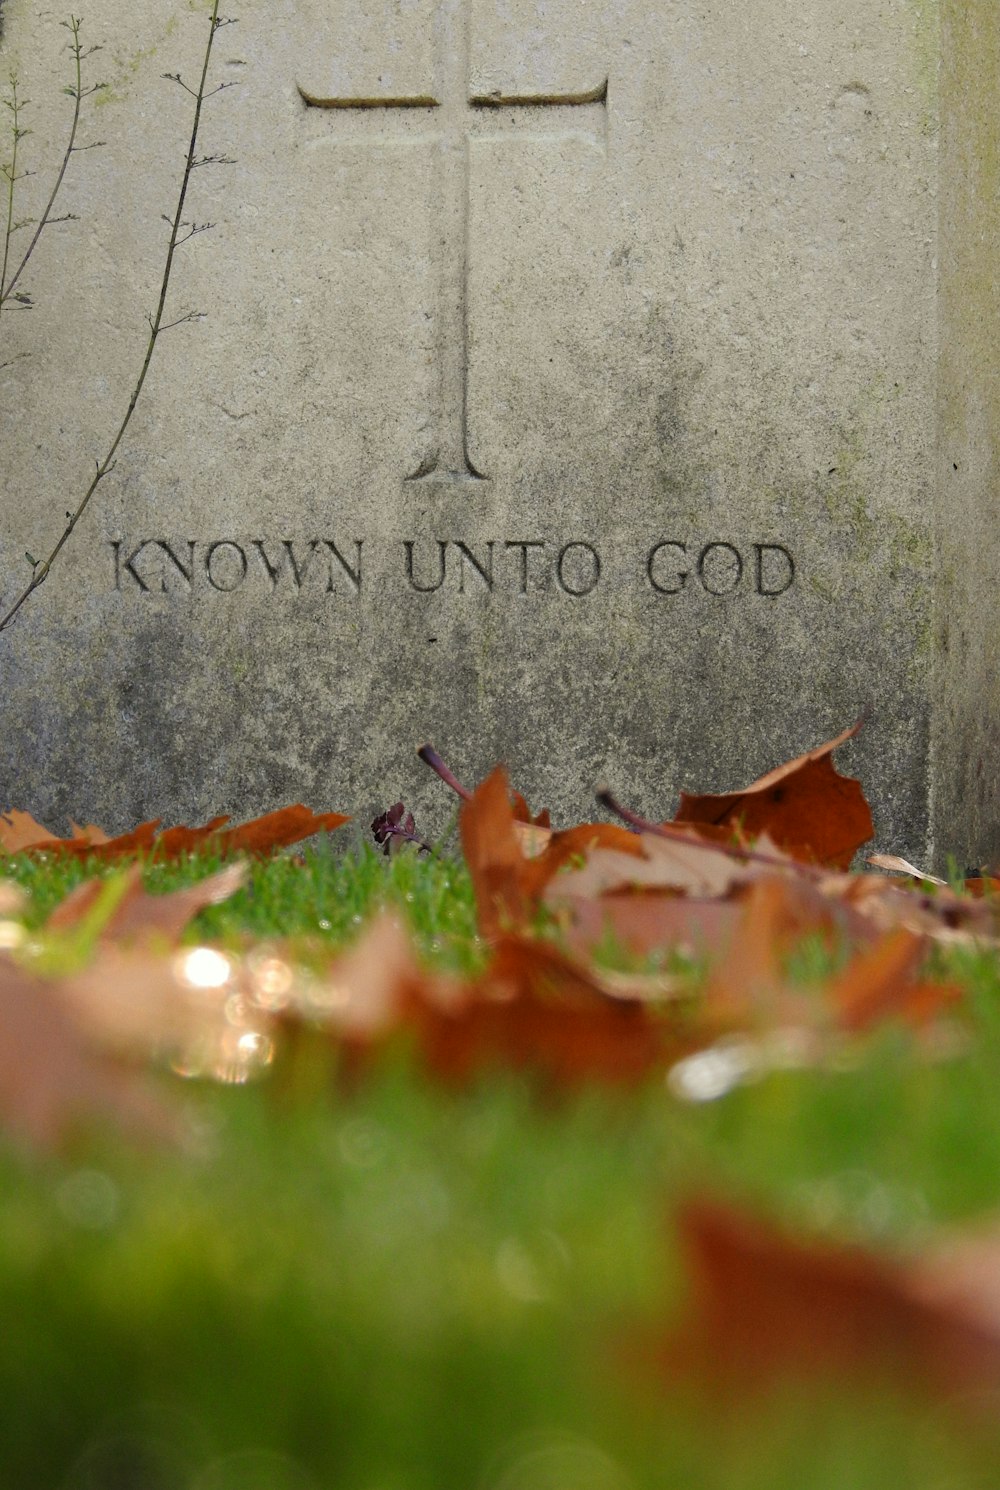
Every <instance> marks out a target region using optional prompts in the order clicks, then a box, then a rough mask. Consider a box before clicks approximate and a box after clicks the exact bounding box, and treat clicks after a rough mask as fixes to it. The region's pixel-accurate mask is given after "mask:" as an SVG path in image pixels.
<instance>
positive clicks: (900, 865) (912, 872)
mask: <svg viewBox="0 0 1000 1490" xmlns="http://www.w3.org/2000/svg"><path fill="white" fill-rule="evenodd" d="M868 863H869V864H870V865H871V866H872V868H873V869H886V870H888V872H889V873H890V874H905V875H908V876H909V878H910V879H914V880H917V881H918V882H925V883H927V884H930V885H945V884H947V883H948V882H947V880H941V879H938V877H937V875H936V874H925V873H924V871H923V870H922V869H917V867H916V865H914V864H911V863H910V861H909V860H908V859H901V858H900V857H899V855H898V854H869V855H868Z"/></svg>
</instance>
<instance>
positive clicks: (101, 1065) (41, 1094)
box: [0, 957, 177, 1149]
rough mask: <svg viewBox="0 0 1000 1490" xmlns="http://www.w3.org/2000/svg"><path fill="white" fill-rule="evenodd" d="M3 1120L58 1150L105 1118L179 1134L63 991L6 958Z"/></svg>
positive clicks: (0, 995)
mask: <svg viewBox="0 0 1000 1490" xmlns="http://www.w3.org/2000/svg"><path fill="white" fill-rule="evenodd" d="M0 1028H2V1030H3V1039H2V1041H0V1123H2V1125H3V1127H5V1128H6V1129H7V1130H8V1131H9V1132H10V1133H12V1134H13V1135H14V1136H15V1137H17V1138H20V1139H23V1140H27V1141H29V1142H30V1143H32V1144H34V1145H35V1146H36V1147H40V1148H43V1149H54V1148H57V1147H58V1146H59V1145H61V1144H62V1143H63V1142H64V1141H66V1140H67V1139H69V1138H70V1137H71V1136H72V1135H73V1133H74V1131H75V1130H76V1128H77V1127H79V1126H81V1125H83V1124H86V1123H92V1122H94V1121H103V1122H107V1123H114V1124H115V1125H116V1126H118V1127H123V1128H124V1129H125V1130H126V1131H128V1132H131V1133H133V1134H134V1135H136V1136H146V1137H150V1136H155V1137H157V1138H168V1137H176V1134H177V1130H176V1127H175V1124H174V1121H173V1118H172V1115H171V1113H170V1110H169V1108H168V1107H167V1106H166V1105H165V1104H164V1103H163V1102H162V1100H161V1099H159V1098H158V1097H157V1096H156V1095H155V1094H154V1093H153V1092H152V1091H151V1090H149V1089H148V1088H147V1087H146V1086H145V1085H144V1084H143V1083H142V1081H141V1080H140V1078H139V1077H138V1076H137V1075H136V1073H135V1071H134V1070H132V1069H130V1068H129V1067H128V1066H127V1065H124V1064H122V1063H121V1062H120V1061H119V1060H118V1059H117V1058H115V1057H114V1056H113V1055H111V1054H109V1053H108V1052H107V1051H106V1050H105V1049H103V1048H102V1047H101V1045H100V1043H99V1042H98V1041H97V1040H95V1039H94V1038H93V1037H92V1036H91V1035H90V1034H89V1033H88V1032H87V1030H86V1026H85V1025H84V1024H83V1023H81V1021H80V1020H79V1019H78V1018H77V1017H76V1016H75V1014H74V1013H73V1012H72V1010H71V1008H70V1007H69V1005H68V1004H67V1002H66V1001H65V1000H64V998H63V997H62V994H61V992H60V991H59V990H57V989H56V988H54V987H53V986H51V985H49V984H47V983H45V982H44V981H43V980H42V979H40V978H36V977H33V976H32V975H31V974H30V973H27V972H25V971H24V970H23V969H21V968H19V967H18V966H16V964H15V963H13V962H12V961H11V960H10V959H9V958H7V957H0Z"/></svg>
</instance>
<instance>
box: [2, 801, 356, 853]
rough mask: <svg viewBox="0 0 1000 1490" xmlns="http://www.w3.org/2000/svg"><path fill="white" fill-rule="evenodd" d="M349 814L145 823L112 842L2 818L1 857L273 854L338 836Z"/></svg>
mask: <svg viewBox="0 0 1000 1490" xmlns="http://www.w3.org/2000/svg"><path fill="white" fill-rule="evenodd" d="M348 821H349V819H348V818H346V817H345V816H344V815H343V813H340V812H320V813H314V812H313V811H312V809H311V808H309V807H303V806H302V805H301V804H296V805H295V806H293V807H283V808H281V809H279V810H278V811H277V812H269V813H266V814H265V815H264V816H263V817H258V818H254V819H253V820H252V821H251V822H249V823H243V824H241V825H240V826H238V827H235V828H227V827H226V826H225V825H226V823H228V822H229V818H228V817H214V818H212V820H211V821H210V822H208V823H206V824H205V825H204V826H203V827H201V828H185V827H177V828H168V829H166V830H165V831H164V832H159V828H160V820H159V819H158V818H157V819H154V820H153V821H151V822H148V823H140V824H139V826H138V827H137V828H134V829H132V831H131V832H129V833H123V834H121V835H119V836H118V837H117V838H109V837H108V836H107V834H106V833H104V832H102V830H101V829H100V828H96V827H93V826H90V827H87V828H78V827H76V825H74V827H73V834H72V837H70V838H59V837H58V836H57V835H56V834H54V833H50V832H49V831H48V830H47V829H46V828H43V827H41V826H40V825H39V824H38V823H36V822H35V821H34V819H33V818H31V817H29V815H28V814H27V813H24V812H17V811H13V812H9V813H7V814H6V816H0V853H5V854H16V853H49V854H55V855H63V856H67V857H71V858H78V859H97V860H111V859H120V858H122V857H123V856H125V855H129V854H140V853H142V854H145V853H155V854H156V856H157V858H159V859H176V858H180V857H181V856H183V855H185V854H190V853H194V852H195V851H196V850H197V849H210V850H212V851H213V852H214V853H218V854H235V853H243V854H267V853H272V852H274V850H276V849H279V848H287V847H288V846H289V845H290V844H293V843H299V842H301V840H302V839H303V838H309V837H311V836H312V834H314V833H321V832H327V833H332V832H333V831H334V829H336V828H339V827H340V826H341V825H342V824H343V823H346V822H348Z"/></svg>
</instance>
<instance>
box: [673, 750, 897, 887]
mask: <svg viewBox="0 0 1000 1490" xmlns="http://www.w3.org/2000/svg"><path fill="white" fill-rule="evenodd" d="M859 729H860V724H856V725H854V726H853V728H852V729H848V730H844V732H843V734H840V735H838V736H837V737H836V739H834V740H828V741H827V743H826V744H825V745H820V746H819V747H818V748H817V749H816V750H810V751H808V752H807V753H806V754H805V755H800V756H798V757H797V758H796V759H795V760H793V761H788V762H787V764H785V765H783V766H778V767H777V768H776V769H775V770H773V771H769V772H768V773H767V775H766V776H762V777H761V778H760V779H759V780H758V781H755V782H753V783H752V784H751V785H750V786H748V787H746V788H744V790H743V791H740V792H729V793H725V794H722V795H713V794H705V795H698V796H695V795H691V794H689V793H687V792H683V793H682V794H681V805H680V808H679V809H678V812H677V814H676V816H675V818H674V822H675V823H696V824H707V825H709V826H711V827H713V828H718V827H725V828H730V829H733V830H736V829H739V830H740V831H741V832H742V833H744V834H746V835H748V836H750V837H754V838H755V837H757V836H758V835H759V834H761V833H768V834H769V835H770V836H771V838H772V839H773V840H774V842H775V843H776V844H777V845H778V846H779V847H780V848H782V849H784V850H786V852H788V853H789V854H792V855H794V856H795V858H798V859H803V860H805V861H807V862H814V863H817V864H824V865H829V866H831V867H834V868H839V869H847V868H849V867H850V863H851V860H852V859H853V857H854V855H855V853H856V852H857V850H858V849H859V848H860V847H861V845H862V844H864V843H867V842H868V840H869V839H870V838H871V837H872V836H873V833H874V825H873V823H872V815H871V809H870V808H869V806H868V803H867V802H866V801H865V796H864V792H863V791H862V789H861V785H860V783H859V782H857V781H855V780H854V779H853V778H852V777H846V776H841V775H840V773H839V772H838V771H837V770H836V769H835V768H834V765H833V762H832V760H831V759H830V757H831V755H832V753H833V751H834V750H836V749H837V747H838V746H839V745H843V744H844V743H845V742H846V741H847V740H850V739H852V738H853V736H854V735H856V734H857V732H858V730H859Z"/></svg>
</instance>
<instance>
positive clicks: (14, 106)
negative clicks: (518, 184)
mask: <svg viewBox="0 0 1000 1490" xmlns="http://www.w3.org/2000/svg"><path fill="white" fill-rule="evenodd" d="M10 95H11V96H10V100H9V102H8V105H7V106H8V108H9V109H10V111H11V113H12V114H13V116H14V131H13V150H12V154H11V160H10V168H9V169H8V168H7V167H6V166H5V167H4V175H5V176H6V177H7V229H6V232H5V233H4V240H3V263H2V265H0V310H2V309H3V303H4V301H5V300H6V298H7V295H6V294H5V293H4V284H5V283H6V280H7V261H8V259H9V258H10V240H11V238H12V237H13V235H14V188H15V186H16V184H17V180H18V175H17V147H18V143H19V141H20V139H21V135H22V133H23V131H22V130H21V128H20V127H19V125H18V118H19V117H20V115H19V110H20V107H21V106H20V105H19V103H18V99H17V74H16V73H11V76H10ZM11 288H13V285H12V286H11ZM9 293H10V292H9V291H8V292H7V294H9Z"/></svg>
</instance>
